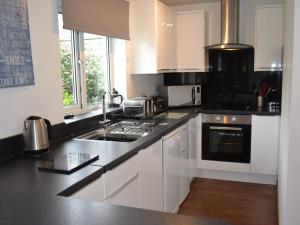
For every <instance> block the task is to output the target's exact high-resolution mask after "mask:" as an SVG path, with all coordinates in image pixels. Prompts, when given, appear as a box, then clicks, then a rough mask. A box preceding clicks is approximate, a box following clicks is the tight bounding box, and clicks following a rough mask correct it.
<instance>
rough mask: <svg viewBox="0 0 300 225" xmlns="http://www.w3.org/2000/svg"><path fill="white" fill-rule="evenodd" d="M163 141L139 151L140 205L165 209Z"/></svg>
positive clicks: (154, 208)
mask: <svg viewBox="0 0 300 225" xmlns="http://www.w3.org/2000/svg"><path fill="white" fill-rule="evenodd" d="M162 169H163V168H162V142H161V140H160V141H157V142H156V143H154V144H153V145H151V146H149V147H148V148H146V149H145V150H142V151H140V152H139V171H140V207H141V208H143V209H150V210H158V211H162V210H163V186H162Z"/></svg>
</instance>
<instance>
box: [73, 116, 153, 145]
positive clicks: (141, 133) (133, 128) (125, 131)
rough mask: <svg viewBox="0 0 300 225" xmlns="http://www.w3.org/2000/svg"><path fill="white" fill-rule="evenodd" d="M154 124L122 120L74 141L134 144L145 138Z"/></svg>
mask: <svg viewBox="0 0 300 225" xmlns="http://www.w3.org/2000/svg"><path fill="white" fill-rule="evenodd" d="M154 126H155V123H152V122H147V121H139V120H137V121H135V120H124V121H120V122H118V123H114V124H111V125H109V126H108V127H107V131H105V130H104V129H99V130H95V131H92V132H89V133H87V134H83V135H81V136H79V137H76V138H75V140H76V139H77V140H78V139H80V140H98V141H114V142H134V141H136V140H138V139H140V138H142V137H145V136H147V135H148V134H149V133H151V132H152V131H153V129H154Z"/></svg>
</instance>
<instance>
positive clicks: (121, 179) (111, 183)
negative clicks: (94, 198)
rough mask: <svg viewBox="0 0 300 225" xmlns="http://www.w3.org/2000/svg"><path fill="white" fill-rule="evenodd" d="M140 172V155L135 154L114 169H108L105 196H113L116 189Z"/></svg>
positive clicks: (105, 180)
mask: <svg viewBox="0 0 300 225" xmlns="http://www.w3.org/2000/svg"><path fill="white" fill-rule="evenodd" d="M136 174H138V156H137V155H135V156H133V157H131V158H130V159H128V160H126V161H125V162H123V163H122V164H120V165H119V166H117V167H115V168H114V169H112V170H110V171H107V172H106V173H105V174H104V175H103V177H104V198H107V197H109V196H111V195H112V194H113V193H114V192H115V191H116V190H118V189H119V188H120V187H121V186H123V185H124V184H125V183H127V182H128V181H129V180H130V179H131V178H132V177H134V176H136Z"/></svg>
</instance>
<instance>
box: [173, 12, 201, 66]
mask: <svg viewBox="0 0 300 225" xmlns="http://www.w3.org/2000/svg"><path fill="white" fill-rule="evenodd" d="M176 17H177V23H176V30H177V69H178V70H200V71H204V70H205V50H204V47H205V45H206V33H207V32H206V30H205V27H206V25H205V12H204V11H195V12H184V13H178V14H177V16H176Z"/></svg>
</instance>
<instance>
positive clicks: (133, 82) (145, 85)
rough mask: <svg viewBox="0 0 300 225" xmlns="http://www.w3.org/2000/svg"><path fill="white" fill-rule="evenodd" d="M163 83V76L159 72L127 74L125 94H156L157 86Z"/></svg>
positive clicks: (129, 96)
mask: <svg viewBox="0 0 300 225" xmlns="http://www.w3.org/2000/svg"><path fill="white" fill-rule="evenodd" d="M159 85H163V76H162V75H160V74H136V75H131V74H128V75H127V96H128V98H132V97H136V96H151V95H157V87H158V86H159Z"/></svg>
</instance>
